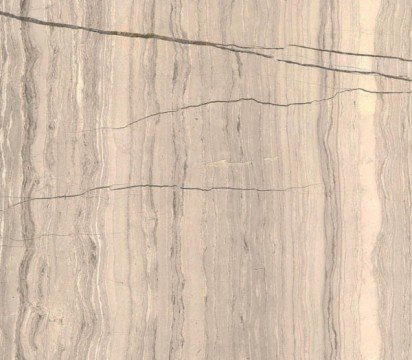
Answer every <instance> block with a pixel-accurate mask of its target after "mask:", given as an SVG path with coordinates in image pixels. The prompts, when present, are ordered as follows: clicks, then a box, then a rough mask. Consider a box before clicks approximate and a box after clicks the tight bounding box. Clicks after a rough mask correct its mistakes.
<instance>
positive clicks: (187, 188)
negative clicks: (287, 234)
mask: <svg viewBox="0 0 412 360" xmlns="http://www.w3.org/2000/svg"><path fill="white" fill-rule="evenodd" d="M319 185H322V183H315V184H309V185H305V186H291V187H287V188H283V189H273V188H267V189H264V188H263V189H260V188H255V187H248V188H242V187H230V186H216V187H208V188H202V187H191V186H181V185H157V184H134V185H127V186H114V185H105V186H98V187H95V188H92V189H88V190H85V191H83V192H81V193H77V194H67V195H55V196H45V197H26V198H25V197H22V198H23V199H24V200H23V201H19V202H17V203H15V204H12V205H10V206H9V207H7V208H6V209H3V210H0V211H5V210H8V209H11V208H13V207H16V206H19V205H23V204H25V203H28V202H32V201H40V200H57V199H71V198H76V197H81V196H84V195H86V194H88V193H91V192H94V191H99V190H110V191H121V190H129V189H136V188H151V189H176V190H182V191H202V192H211V191H218V190H228V191H255V192H286V191H291V190H300V189H307V188H310V187H314V186H319Z"/></svg>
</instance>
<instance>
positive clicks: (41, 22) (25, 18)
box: [0, 11, 273, 59]
mask: <svg viewBox="0 0 412 360" xmlns="http://www.w3.org/2000/svg"><path fill="white" fill-rule="evenodd" d="M0 16H4V17H7V18H9V19H14V20H19V21H23V22H27V23H32V24H36V25H41V26H49V27H54V28H64V29H71V30H82V31H87V32H90V33H96V34H100V35H108V36H120V37H126V38H138V39H147V40H159V41H166V42H173V43H178V44H184V45H197V46H208V47H214V48H217V49H221V50H226V51H230V52H236V53H244V54H251V55H257V56H262V57H265V58H269V59H270V58H273V56H271V55H267V54H263V53H260V52H256V51H253V50H251V49H253V48H252V47H248V46H238V45H235V44H223V43H215V42H211V41H202V40H189V39H182V38H175V37H171V36H166V35H159V34H155V33H137V32H128V31H117V30H103V29H97V28H92V27H86V26H81V25H74V24H67V23H59V22H53V21H45V20H40V19H36V18H33V17H29V16H20V15H16V14H12V13H9V12H6V11H0ZM248 49H249V50H248Z"/></svg>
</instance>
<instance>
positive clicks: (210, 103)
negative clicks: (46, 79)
mask: <svg viewBox="0 0 412 360" xmlns="http://www.w3.org/2000/svg"><path fill="white" fill-rule="evenodd" d="M354 91H361V92H365V93H369V94H382V95H387V94H410V93H412V91H373V90H367V89H363V88H354V89H344V90H340V91H337V92H336V93H335V94H333V95H331V96H329V97H327V98H324V99H315V100H310V101H304V102H293V103H286V104H282V103H274V102H270V101H261V100H258V99H255V98H239V99H233V100H211V101H206V102H203V103H200V104H194V105H187V106H183V107H180V108H176V109H172V110H165V111H160V112H157V113H154V114H150V115H146V116H144V117H141V118H139V119H136V120H134V121H132V122H130V123H127V124H125V125H121V126H113V127H111V126H104V127H99V128H95V129H86V130H81V131H76V132H74V133H75V134H78V133H84V132H90V131H103V130H122V129H126V128H128V127H129V126H133V125H135V124H137V123H139V122H141V121H144V120H148V119H150V118H154V117H156V116H160V115H166V114H173V113H176V112H180V111H184V110H189V109H195V108H200V107H203V106H208V105H213V104H236V103H240V102H253V103H256V104H259V105H267V106H276V107H284V108H288V107H291V106H303V105H311V104H315V103H321V102H324V101H329V100H332V99H334V98H335V97H337V96H338V95H340V94H343V93H346V92H354Z"/></svg>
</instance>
